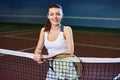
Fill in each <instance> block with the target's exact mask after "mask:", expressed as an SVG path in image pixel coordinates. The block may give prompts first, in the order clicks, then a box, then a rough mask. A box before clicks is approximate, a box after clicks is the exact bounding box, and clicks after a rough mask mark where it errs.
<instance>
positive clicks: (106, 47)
mask: <svg viewBox="0 0 120 80" xmlns="http://www.w3.org/2000/svg"><path fill="white" fill-rule="evenodd" d="M6 37H10V38H17V39H26V40H38V39H32V38H25V37H14V36H6ZM75 45H79V46H86V47H96V48H104V49H112V50H120V48H118V47H110V46H100V45H93V44H83V43H75Z"/></svg>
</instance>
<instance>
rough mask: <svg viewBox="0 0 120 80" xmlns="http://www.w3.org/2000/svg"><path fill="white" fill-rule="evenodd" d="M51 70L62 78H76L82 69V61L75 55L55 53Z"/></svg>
mask: <svg viewBox="0 0 120 80" xmlns="http://www.w3.org/2000/svg"><path fill="white" fill-rule="evenodd" d="M52 67H53V71H54V72H55V73H56V75H57V76H58V77H60V78H63V79H67V80H69V79H77V78H79V77H80V76H81V74H82V71H83V65H82V61H81V60H80V58H79V57H77V56H75V55H70V54H67V53H61V54H58V55H56V56H55V57H54V58H53V61H52Z"/></svg>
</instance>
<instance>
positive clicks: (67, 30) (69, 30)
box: [64, 26, 72, 32]
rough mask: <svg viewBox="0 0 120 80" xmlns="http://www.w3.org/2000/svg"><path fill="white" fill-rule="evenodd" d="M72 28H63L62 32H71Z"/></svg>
mask: <svg viewBox="0 0 120 80" xmlns="http://www.w3.org/2000/svg"><path fill="white" fill-rule="evenodd" d="M71 31H72V28H71V27H70V26H64V32H71Z"/></svg>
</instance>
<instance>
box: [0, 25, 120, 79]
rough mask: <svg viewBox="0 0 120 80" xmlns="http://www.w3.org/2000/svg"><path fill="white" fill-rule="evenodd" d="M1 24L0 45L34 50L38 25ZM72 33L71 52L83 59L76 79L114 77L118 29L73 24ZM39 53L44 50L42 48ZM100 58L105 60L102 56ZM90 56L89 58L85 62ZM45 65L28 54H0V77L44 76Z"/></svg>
mask: <svg viewBox="0 0 120 80" xmlns="http://www.w3.org/2000/svg"><path fill="white" fill-rule="evenodd" d="M2 26H3V25H2ZM2 26H0V30H1V32H0V48H2V49H8V50H10V51H13V50H15V51H18V52H21V51H22V52H29V53H33V52H34V49H35V47H36V44H37V40H38V38H39V31H40V28H41V25H40V27H39V26H38V25H37V27H34V28H33V27H31V28H25V27H24V28H23V27H22V28H19V29H18V27H17V28H16V27H14V28H13V29H9V30H8V27H9V26H7V25H4V27H2ZM12 26H13V25H12ZM27 26H30V25H27ZM103 30H104V29H103ZM73 34H74V42H75V55H77V56H79V57H82V58H83V62H85V63H83V66H84V70H83V74H82V75H81V76H80V78H79V79H80V80H113V78H115V77H120V58H119V57H120V34H119V33H114V32H105V31H95V30H93V31H92V30H82V31H79V30H75V29H74V28H73ZM6 53H7V52H6ZM43 53H44V54H47V51H46V49H45V48H44V49H43ZM16 54H17V52H16ZM86 57H87V58H88V59H87V60H86ZM89 58H90V59H89ZM91 58H93V59H94V60H92V59H91ZM99 58H100V59H99ZM103 58H104V59H105V60H102V59H103ZM106 58H107V60H106ZM90 60H92V61H91V62H89V61H90ZM97 60H98V61H97ZM86 61H88V62H86ZM93 61H97V62H93ZM101 61H104V62H105V63H103V62H101ZM99 62H100V63H99ZM43 66H44V67H43ZM47 67H48V66H46V65H44V64H43V65H39V64H37V63H36V62H35V61H34V60H32V59H29V58H23V57H19V56H18V57H17V56H13V55H6V56H5V55H1V56H0V74H1V75H0V80H45V77H46V73H47V69H48V68H47ZM116 80H117V79H116Z"/></svg>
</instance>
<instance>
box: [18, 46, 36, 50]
mask: <svg viewBox="0 0 120 80" xmlns="http://www.w3.org/2000/svg"><path fill="white" fill-rule="evenodd" d="M32 49H35V47H30V48H25V49H21V50H18V51H28V50H32Z"/></svg>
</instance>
